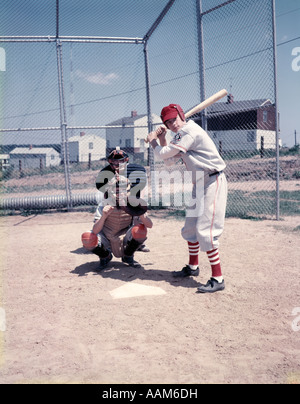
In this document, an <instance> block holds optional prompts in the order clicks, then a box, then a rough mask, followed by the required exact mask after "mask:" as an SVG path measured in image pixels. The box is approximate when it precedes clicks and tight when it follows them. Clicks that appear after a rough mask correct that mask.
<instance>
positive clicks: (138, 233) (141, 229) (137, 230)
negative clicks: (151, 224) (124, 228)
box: [131, 223, 147, 241]
mask: <svg viewBox="0 0 300 404" xmlns="http://www.w3.org/2000/svg"><path fill="white" fill-rule="evenodd" d="M131 234H132V238H133V239H134V240H137V241H144V240H145V239H146V238H147V228H146V226H145V225H144V224H142V223H140V224H138V225H136V226H133V228H132V229H131Z"/></svg>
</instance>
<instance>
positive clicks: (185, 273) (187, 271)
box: [172, 265, 199, 278]
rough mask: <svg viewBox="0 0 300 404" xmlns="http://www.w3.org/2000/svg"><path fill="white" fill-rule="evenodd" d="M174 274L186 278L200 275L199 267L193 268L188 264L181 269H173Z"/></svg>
mask: <svg viewBox="0 0 300 404" xmlns="http://www.w3.org/2000/svg"><path fill="white" fill-rule="evenodd" d="M172 275H173V276H174V278H186V277H187V276H198V275H199V267H198V268H197V269H191V268H190V267H189V266H188V265H186V266H185V267H184V268H182V270H181V271H173V272H172Z"/></svg>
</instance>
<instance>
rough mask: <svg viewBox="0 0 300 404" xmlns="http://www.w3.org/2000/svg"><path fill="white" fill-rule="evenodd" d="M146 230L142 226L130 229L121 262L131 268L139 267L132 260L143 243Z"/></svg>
mask: <svg viewBox="0 0 300 404" xmlns="http://www.w3.org/2000/svg"><path fill="white" fill-rule="evenodd" d="M146 235H147V229H146V227H145V226H144V225H139V226H134V227H133V228H132V229H131V234H130V236H131V237H130V239H129V241H128V242H127V245H126V246H125V249H124V256H123V257H122V261H123V262H125V263H126V264H128V265H130V266H133V267H140V265H139V263H138V262H136V261H135V260H134V258H133V255H134V253H135V252H136V251H137V250H138V249H139V247H140V246H141V245H142V244H143V243H144V242H145V240H146Z"/></svg>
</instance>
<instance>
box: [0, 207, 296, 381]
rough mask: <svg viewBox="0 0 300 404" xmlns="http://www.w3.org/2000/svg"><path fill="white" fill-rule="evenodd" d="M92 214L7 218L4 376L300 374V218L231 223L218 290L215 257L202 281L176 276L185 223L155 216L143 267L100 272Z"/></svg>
mask: <svg viewBox="0 0 300 404" xmlns="http://www.w3.org/2000/svg"><path fill="white" fill-rule="evenodd" d="M92 219H93V214H90V213H87V212H70V213H52V214H51V213H49V214H44V215H32V216H28V217H23V216H10V217H1V218H0V228H1V230H0V243H1V244H0V249H1V250H0V252H1V257H2V260H1V272H0V309H1V310H2V313H5V317H3V314H2V330H1V331H0V383H2V384H4V383H103V384H104V383H125V384H127V383H134V384H141V383H146V384H147V383H163V384H164V383H173V384H179V383H180V384H188V383H196V384H201V383H226V384H229V383H276V384H277V383H278V384H279V383H299V382H300V317H299V315H300V288H299V262H300V249H299V241H300V227H299V226H300V217H287V218H284V219H283V220H281V221H279V222H277V221H271V220H269V221H249V220H241V219H233V218H231V219H227V220H226V226H225V232H224V234H223V236H222V238H221V248H220V254H221V260H222V265H223V273H224V276H225V282H226V289H225V291H223V292H218V293H215V294H213V295H200V294H197V293H196V287H197V285H198V283H199V282H202V283H206V281H207V280H208V278H209V277H210V268H209V265H208V261H207V258H206V256H205V254H204V253H200V262H201V265H200V267H201V273H200V275H199V277H197V278H192V279H185V280H182V281H177V280H174V279H173V278H172V276H171V271H172V270H174V269H176V270H179V269H181V268H182V267H183V266H184V265H185V264H186V263H187V247H186V243H185V242H184V241H183V240H182V238H181V236H180V229H181V227H182V224H183V221H182V220H176V219H173V218H172V219H171V218H164V217H163V216H162V215H161V214H159V213H156V214H155V215H154V214H152V219H153V222H154V227H153V229H151V230H150V231H149V238H148V240H147V246H148V247H149V248H150V250H151V251H150V252H148V253H143V252H138V253H136V259H137V260H138V261H139V262H140V263H141V265H142V267H141V268H140V269H137V268H129V267H127V266H125V265H124V264H122V263H121V262H120V260H119V259H116V260H114V261H113V262H112V263H111V265H110V267H109V268H108V269H107V270H105V271H104V272H101V273H97V272H96V269H97V267H98V258H97V257H96V256H95V255H93V254H91V253H87V252H85V251H84V250H83V248H82V246H81V240H80V236H81V233H82V232H84V231H87V230H89V229H90V227H91V223H92ZM120 290H122V291H123V292H124V291H128V290H130V291H131V292H132V291H139V293H137V294H139V295H138V296H132V295H131V296H130V297H123V298H121V296H120V295H119V294H118V293H116V291H117V292H118V291H120ZM147 291H148V292H150V294H147ZM154 291H156V292H157V294H154ZM144 292H145V293H144ZM152 292H153V294H152ZM297 315H298V318H297ZM4 320H5V321H4ZM0 325H1V324H0Z"/></svg>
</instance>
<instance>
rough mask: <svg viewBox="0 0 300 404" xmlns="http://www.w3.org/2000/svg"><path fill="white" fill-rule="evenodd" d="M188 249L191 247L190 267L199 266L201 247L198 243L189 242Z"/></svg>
mask: <svg viewBox="0 0 300 404" xmlns="http://www.w3.org/2000/svg"><path fill="white" fill-rule="evenodd" d="M188 247H189V256H190V259H189V265H194V266H198V256H199V251H200V245H199V243H198V241H197V242H196V243H190V242H189V241H188Z"/></svg>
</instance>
